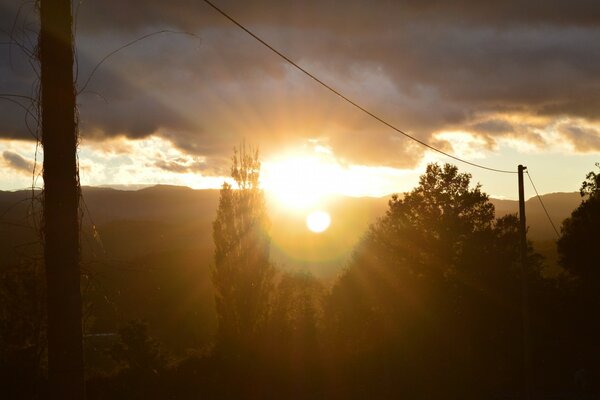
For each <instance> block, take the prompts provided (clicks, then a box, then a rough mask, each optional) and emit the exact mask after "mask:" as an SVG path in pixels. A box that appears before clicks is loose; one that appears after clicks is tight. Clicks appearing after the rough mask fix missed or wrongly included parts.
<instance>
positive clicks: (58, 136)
mask: <svg viewBox="0 0 600 400" xmlns="http://www.w3.org/2000/svg"><path fill="white" fill-rule="evenodd" d="M40 16H41V30H40V39H39V45H40V62H41V84H42V145H43V147H44V258H45V265H46V284H47V292H48V378H49V384H50V397H51V398H55V399H83V398H84V397H85V384H84V377H83V344H82V325H81V292H80V270H79V257H80V256H79V219H78V207H79V180H78V175H77V158H76V155H77V149H76V147H77V128H76V124H75V88H74V84H73V38H72V33H71V29H72V28H71V26H72V16H71V1H70V0H41V1H40Z"/></svg>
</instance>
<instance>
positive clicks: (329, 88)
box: [204, 0, 517, 174]
mask: <svg viewBox="0 0 600 400" xmlns="http://www.w3.org/2000/svg"><path fill="white" fill-rule="evenodd" d="M204 2H205V3H206V4H208V5H209V6H211V7H212V8H213V9H215V10H216V11H217V12H218V13H219V14H221V15H222V16H224V17H225V18H227V19H228V20H229V21H231V22H232V23H234V24H235V25H237V26H238V27H239V28H240V29H242V30H243V31H244V32H246V33H247V34H248V35H250V36H252V37H253V38H254V39H256V40H257V41H258V42H260V43H261V44H262V45H264V46H265V47H267V48H268V49H269V50H271V51H272V52H273V53H275V54H277V55H278V56H279V57H281V58H282V59H284V60H285V61H287V62H288V63H289V64H291V65H292V66H294V67H295V68H296V69H298V70H299V71H301V72H302V73H304V74H305V75H306V76H308V77H309V78H311V79H313V80H314V81H315V82H317V83H318V84H320V85H321V86H323V87H325V88H326V89H328V90H329V91H330V92H332V93H334V94H335V95H337V96H339V97H340V98H342V99H343V100H345V101H346V102H347V103H350V104H351V105H353V106H354V107H356V108H358V109H359V110H360V111H362V112H364V113H365V114H367V115H368V116H370V117H371V118H374V119H376V120H377V121H379V122H380V123H382V124H384V125H385V126H387V127H389V128H391V129H393V130H394V131H396V132H398V133H400V134H401V135H404V136H405V137H407V138H409V139H411V140H414V141H415V142H417V143H419V144H420V145H422V146H425V147H427V148H428V149H430V150H433V151H435V152H438V153H440V154H443V155H445V156H446V157H449V158H452V159H453V160H456V161H459V162H462V163H464V164H468V165H471V166H473V167H477V168H481V169H486V170H488V171H493V172H500V173H504V174H516V173H517V171H509V170H503V169H496V168H490V167H486V166H485V165H481V164H477V163H474V162H471V161H467V160H463V159H462V158H459V157H457V156H454V155H452V154H449V153H446V152H445V151H443V150H440V149H438V148H436V147H434V146H432V145H430V144H428V143H426V142H423V141H422V140H419V139H417V138H416V137H414V136H412V135H410V134H408V133H406V132H404V131H403V130H402V129H400V128H397V127H396V126H394V125H392V124H391V123H389V122H387V121H385V120H384V119H383V118H381V117H379V116H377V115H375V114H374V113H372V112H371V111H369V110H367V109H366V108H364V107H362V106H361V105H359V104H357V103H356V102H354V101H352V100H350V99H349V98H348V97H346V96H345V95H343V94H342V93H340V92H339V91H337V90H336V89H334V88H333V87H331V86H329V85H328V84H326V83H325V82H323V81H322V80H321V79H319V78H317V77H316V76H315V75H313V74H312V73H310V72H309V71H307V70H306V69H304V68H302V67H301V66H299V65H298V64H296V63H295V62H294V61H292V60H291V59H290V58H289V57H287V56H286V55H284V54H283V53H281V52H280V51H279V50H277V49H275V48H274V47H273V46H271V45H270V44H268V43H267V42H265V41H264V40H263V39H261V38H260V37H259V36H257V35H256V34H254V33H253V32H252V31H250V30H249V29H248V28H246V27H245V26H244V25H242V24H241V23H239V22H238V21H237V20H235V19H234V18H233V17H231V16H230V15H229V14H227V13H226V12H225V11H223V10H221V9H220V8H219V7H217V6H216V5H214V4H213V3H212V2H210V1H209V0H204Z"/></svg>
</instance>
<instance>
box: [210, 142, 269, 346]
mask: <svg viewBox="0 0 600 400" xmlns="http://www.w3.org/2000/svg"><path fill="white" fill-rule="evenodd" d="M259 173H260V161H259V156H258V150H256V149H248V150H247V149H246V148H245V145H242V146H241V147H240V149H239V150H238V149H234V155H233V165H232V168H231V177H232V178H233V180H234V181H235V187H232V185H230V184H229V183H224V184H223V188H222V189H221V195H220V199H219V207H218V209H217V218H216V220H215V221H214V223H213V239H214V243H215V256H214V265H213V267H212V280H213V284H214V286H215V289H216V298H215V300H216V308H217V316H218V323H219V327H218V337H217V339H218V346H219V348H220V349H221V350H225V349H228V350H233V351H239V349H240V346H241V348H246V349H248V348H249V347H250V344H251V343H252V341H253V339H255V338H256V336H257V335H259V334H260V331H261V329H262V328H263V327H264V323H265V321H266V318H267V315H268V310H269V296H270V294H271V291H272V286H273V281H272V280H273V273H274V272H273V267H272V266H271V264H270V262H269V247H270V237H269V235H268V219H267V213H266V209H265V199H264V194H263V192H262V190H261V189H260V188H259Z"/></svg>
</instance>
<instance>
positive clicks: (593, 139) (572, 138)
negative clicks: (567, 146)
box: [558, 123, 600, 152]
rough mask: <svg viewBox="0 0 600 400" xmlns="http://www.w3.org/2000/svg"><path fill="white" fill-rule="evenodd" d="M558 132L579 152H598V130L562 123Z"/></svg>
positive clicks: (599, 135)
mask: <svg viewBox="0 0 600 400" xmlns="http://www.w3.org/2000/svg"><path fill="white" fill-rule="evenodd" d="M558 131H559V132H560V133H561V134H562V135H563V136H564V137H565V138H566V139H567V140H568V141H569V142H570V143H571V144H572V145H573V147H574V148H575V150H577V151H579V152H591V151H600V130H598V129H595V128H590V127H584V126H579V125H577V124H570V123H564V124H561V125H560V126H559V128H558Z"/></svg>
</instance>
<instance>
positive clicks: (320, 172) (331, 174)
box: [261, 155, 339, 210]
mask: <svg viewBox="0 0 600 400" xmlns="http://www.w3.org/2000/svg"><path fill="white" fill-rule="evenodd" d="M261 175H262V179H261V183H262V186H263V187H264V188H265V190H266V191H267V192H268V194H269V195H270V196H271V197H272V198H274V199H275V200H277V202H278V203H279V204H280V205H283V206H285V207H286V208H291V209H295V210H306V209H309V208H313V207H315V206H317V205H318V204H320V202H321V201H322V200H323V199H324V198H325V197H327V196H329V195H331V194H333V193H335V192H336V183H337V182H339V168H338V167H337V165H335V164H333V163H330V162H327V161H324V160H322V159H321V158H319V157H318V156H312V155H307V156H289V157H285V158H280V159H276V160H271V161H266V162H264V163H263V170H262V171H261Z"/></svg>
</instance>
